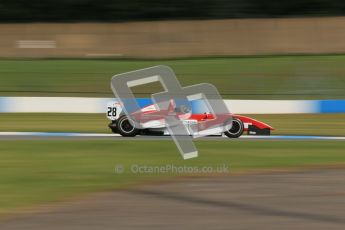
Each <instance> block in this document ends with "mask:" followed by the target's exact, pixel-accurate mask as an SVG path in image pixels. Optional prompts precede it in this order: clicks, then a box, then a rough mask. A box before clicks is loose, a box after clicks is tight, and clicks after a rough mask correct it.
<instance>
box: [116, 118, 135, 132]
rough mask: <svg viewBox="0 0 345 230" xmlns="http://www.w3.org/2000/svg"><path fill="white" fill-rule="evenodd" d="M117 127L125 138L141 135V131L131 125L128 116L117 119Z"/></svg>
mask: <svg viewBox="0 0 345 230" xmlns="http://www.w3.org/2000/svg"><path fill="white" fill-rule="evenodd" d="M116 127H117V131H118V132H119V133H120V134H121V136H123V137H134V136H136V135H137V134H138V133H139V130H138V129H136V128H135V127H134V126H133V125H132V124H131V122H130V121H129V119H128V117H127V116H121V117H120V118H119V119H117V125H116Z"/></svg>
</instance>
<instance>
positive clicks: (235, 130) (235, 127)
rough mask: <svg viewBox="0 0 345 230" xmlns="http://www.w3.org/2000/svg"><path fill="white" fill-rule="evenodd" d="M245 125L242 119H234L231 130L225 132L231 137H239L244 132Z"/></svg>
mask: <svg viewBox="0 0 345 230" xmlns="http://www.w3.org/2000/svg"><path fill="white" fill-rule="evenodd" d="M243 130H244V125H243V122H242V121H241V120H240V119H237V118H234V119H232V127H231V129H230V130H228V131H226V132H224V134H225V135H226V136H227V137H229V138H238V137H240V136H241V135H242V134H243Z"/></svg>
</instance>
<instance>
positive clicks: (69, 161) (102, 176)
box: [0, 140, 345, 214]
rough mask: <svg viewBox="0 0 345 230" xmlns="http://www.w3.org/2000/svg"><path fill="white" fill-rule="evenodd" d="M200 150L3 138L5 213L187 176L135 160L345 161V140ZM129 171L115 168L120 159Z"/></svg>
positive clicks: (234, 164) (210, 144) (249, 166)
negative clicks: (185, 154) (185, 152)
mask: <svg viewBox="0 0 345 230" xmlns="http://www.w3.org/2000/svg"><path fill="white" fill-rule="evenodd" d="M196 144H197V147H198V149H199V154H200V156H199V157H198V158H196V159H191V160H186V161H184V160H182V159H181V157H180V155H179V153H178V151H177V149H176V147H175V145H174V144H173V142H172V141H168V140H167V141H161V142H157V141H135V142H133V141H121V142H119V141H1V142H0V213H1V214H5V213H10V212H13V211H15V210H17V209H20V208H24V207H31V206H33V205H38V204H43V203H47V202H56V201H61V200H64V199H67V198H69V199H70V198H73V197H77V196H80V195H81V194H85V193H89V192H96V191H104V190H107V189H115V188H123V187H126V186H129V185H133V184H137V183H142V182H146V181H154V180H158V179H159V180H161V179H167V178H171V177H175V176H183V174H176V173H162V174H135V173H131V172H130V170H129V169H130V167H131V165H134V164H137V165H147V166H161V165H167V164H174V165H176V166H178V165H179V166H183V165H186V166H219V165H224V164H225V165H229V166H230V169H231V171H232V172H238V171H248V170H257V169H272V168H281V167H284V168H285V167H301V166H306V165H323V164H344V163H345V154H344V149H345V142H342V141H319V142H317V141H240V140H231V141H230V140H229V141H196ZM118 164H120V165H123V166H124V167H125V172H124V173H122V174H116V173H115V170H114V168H115V166H116V165H118Z"/></svg>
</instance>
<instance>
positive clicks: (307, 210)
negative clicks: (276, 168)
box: [0, 169, 345, 230]
mask: <svg viewBox="0 0 345 230" xmlns="http://www.w3.org/2000/svg"><path fill="white" fill-rule="evenodd" d="M344 191H345V170H344V169H322V170H321V169H319V170H313V171H304V172H285V173H270V174H256V175H242V176H239V175H237V176H231V175H229V176H224V177H211V178H193V179H182V180H180V181H179V182H173V183H166V184H159V185H146V186H142V187H139V188H132V189H128V190H121V191H112V192H106V193H103V194H98V195H94V196H91V197H89V198H88V199H85V200H81V201H76V202H69V203H64V204H60V205H57V206H52V207H49V208H48V209H46V210H45V211H41V212H36V213H33V214H23V215H17V216H15V217H13V218H11V219H7V220H2V221H0V229H6V230H19V229H26V230H37V229H45V230H61V229H64V230H94V229H100V230H108V229H109V230H113V229H123V230H126V229H150V230H152V229H157V230H158V229H159V230H160V229H168V230H169V229H198V230H203V229H226V230H228V229H265V230H266V229H268V230H269V229H274V230H276V229H297V230H299V229H301V230H302V229H303V230H304V229H313V230H319V229H320V230H324V229H344V228H345V192H344Z"/></svg>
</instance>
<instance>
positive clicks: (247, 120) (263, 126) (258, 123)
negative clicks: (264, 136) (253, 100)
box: [189, 114, 274, 131]
mask: <svg viewBox="0 0 345 230" xmlns="http://www.w3.org/2000/svg"><path fill="white" fill-rule="evenodd" d="M229 116H232V117H233V118H238V119H240V120H241V121H242V122H243V124H244V131H248V125H255V126H256V127H258V128H259V129H270V130H274V128H273V127H272V126H270V125H268V124H266V123H264V122H261V121H258V120H255V119H253V118H250V117H246V116H242V115H236V114H230V115H229ZM189 119H195V120H198V121H205V120H211V119H214V116H213V115H212V114H192V116H191V117H190V118H189Z"/></svg>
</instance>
